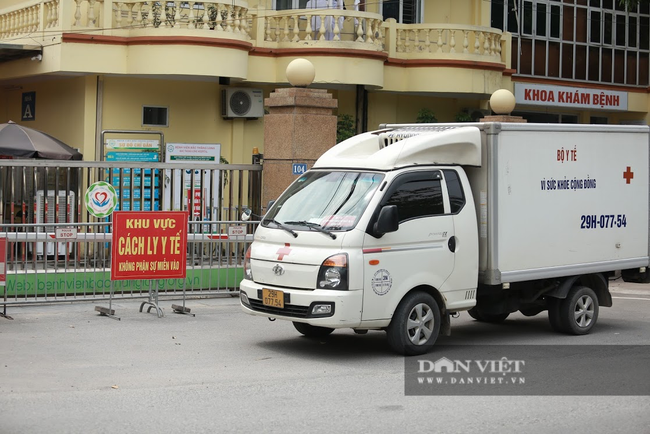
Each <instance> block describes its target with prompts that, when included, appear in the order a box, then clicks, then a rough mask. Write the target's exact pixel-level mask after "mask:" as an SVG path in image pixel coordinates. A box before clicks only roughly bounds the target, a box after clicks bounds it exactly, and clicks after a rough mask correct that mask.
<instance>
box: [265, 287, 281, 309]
mask: <svg viewBox="0 0 650 434" xmlns="http://www.w3.org/2000/svg"><path fill="white" fill-rule="evenodd" d="M262 304H263V305H264V306H271V307H279V308H280V309H284V292H282V291H278V290H276V289H266V288H263V289H262Z"/></svg>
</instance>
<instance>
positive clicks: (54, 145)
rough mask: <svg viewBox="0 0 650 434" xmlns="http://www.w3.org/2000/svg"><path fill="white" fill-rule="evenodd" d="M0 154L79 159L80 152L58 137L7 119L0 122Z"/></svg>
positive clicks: (21, 156)
mask: <svg viewBox="0 0 650 434" xmlns="http://www.w3.org/2000/svg"><path fill="white" fill-rule="evenodd" d="M0 156H10V157H14V158H45V159H49V160H81V159H82V157H83V156H82V155H81V153H80V152H79V151H78V150H76V149H74V148H71V147H70V146H68V145H66V144H65V143H63V142H62V141H61V140H59V139H55V138H54V137H52V136H50V135H48V134H45V133H42V132H40V131H37V130H33V129H31V128H27V127H23V126H22V125H18V124H16V123H15V122H12V121H9V122H8V123H6V124H0Z"/></svg>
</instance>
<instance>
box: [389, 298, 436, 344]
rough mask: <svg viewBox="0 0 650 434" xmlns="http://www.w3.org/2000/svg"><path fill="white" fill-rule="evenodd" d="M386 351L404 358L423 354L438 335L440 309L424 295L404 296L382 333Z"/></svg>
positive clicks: (432, 300) (433, 300) (431, 299)
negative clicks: (386, 345) (390, 350)
mask: <svg viewBox="0 0 650 434" xmlns="http://www.w3.org/2000/svg"><path fill="white" fill-rule="evenodd" d="M386 332H387V336H388V344H389V345H390V347H391V348H392V349H393V350H394V351H396V352H398V353H400V354H403V355H405V356H414V355H418V354H425V353H426V352H428V351H429V350H431V348H432V347H433V344H434V343H435V342H436V339H438V334H439V333H440V308H439V307H438V303H436V300H435V299H434V298H433V297H432V296H431V295H430V294H427V293H426V292H419V291H418V292H412V293H410V294H407V295H406V296H405V297H404V299H403V300H402V301H401V302H400V304H399V305H398V306H397V309H395V313H394V315H393V319H392V320H391V322H390V325H389V326H388V329H387V330H386Z"/></svg>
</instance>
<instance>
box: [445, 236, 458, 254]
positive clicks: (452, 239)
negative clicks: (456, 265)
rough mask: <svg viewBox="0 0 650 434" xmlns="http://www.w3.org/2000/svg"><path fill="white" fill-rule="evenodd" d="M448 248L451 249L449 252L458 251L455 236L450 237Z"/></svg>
mask: <svg viewBox="0 0 650 434" xmlns="http://www.w3.org/2000/svg"><path fill="white" fill-rule="evenodd" d="M447 246H448V247H449V250H450V251H451V252H452V253H454V252H455V251H456V237H454V236H453V235H452V236H451V237H449V241H448V242H447Z"/></svg>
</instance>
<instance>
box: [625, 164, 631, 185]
mask: <svg viewBox="0 0 650 434" xmlns="http://www.w3.org/2000/svg"><path fill="white" fill-rule="evenodd" d="M623 178H625V183H626V184H629V183H630V181H632V178H634V172H632V169H631V168H630V166H627V170H625V172H623Z"/></svg>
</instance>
